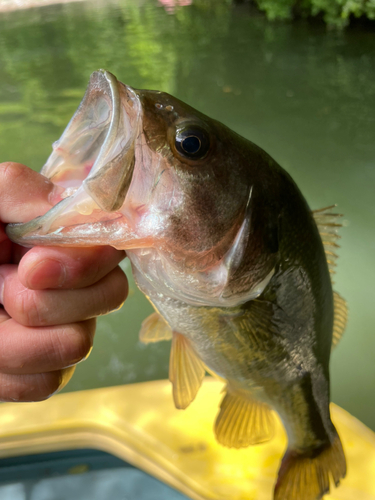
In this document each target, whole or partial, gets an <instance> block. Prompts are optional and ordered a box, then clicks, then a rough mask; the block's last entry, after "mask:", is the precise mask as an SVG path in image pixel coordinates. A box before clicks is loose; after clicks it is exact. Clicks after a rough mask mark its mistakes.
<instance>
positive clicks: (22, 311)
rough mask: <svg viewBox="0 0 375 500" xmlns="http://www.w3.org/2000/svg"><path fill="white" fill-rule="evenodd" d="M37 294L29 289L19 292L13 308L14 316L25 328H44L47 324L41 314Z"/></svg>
mask: <svg viewBox="0 0 375 500" xmlns="http://www.w3.org/2000/svg"><path fill="white" fill-rule="evenodd" d="M37 295H38V294H37V293H36V292H35V291H30V290H27V289H24V290H21V291H19V292H18V293H17V294H16V295H15V297H14V302H13V306H12V313H13V314H12V316H14V317H15V318H16V319H17V321H18V322H19V323H21V324H22V325H25V326H43V324H44V323H45V322H44V321H43V317H42V315H41V313H40V306H41V303H40V301H39V300H37Z"/></svg>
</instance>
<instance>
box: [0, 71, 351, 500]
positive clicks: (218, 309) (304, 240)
mask: <svg viewBox="0 0 375 500" xmlns="http://www.w3.org/2000/svg"><path fill="white" fill-rule="evenodd" d="M41 172H42V174H43V175H45V176H46V177H47V178H48V179H50V181H51V182H52V183H54V184H55V185H56V186H58V187H59V192H60V193H61V194H60V196H59V200H58V203H56V205H55V206H54V207H53V208H51V209H50V210H49V211H48V212H47V213H45V214H42V215H41V216H40V217H37V218H35V219H33V220H31V221H29V222H27V223H16V222H15V223H14V224H9V225H8V226H7V229H6V230H7V234H8V236H9V237H10V238H11V239H12V240H13V241H14V242H17V243H19V244H22V245H24V246H34V245H49V246H51V245H55V246H73V247H75V246H78V247H80V246H93V245H112V246H113V247H115V248H117V249H124V250H126V253H127V256H128V258H129V260H130V262H131V265H132V270H133V275H134V279H135V281H136V283H137V285H138V287H139V288H140V290H141V291H142V292H143V293H144V294H145V295H146V297H147V298H148V300H149V301H150V302H151V304H152V306H153V307H154V310H155V312H154V313H153V314H152V315H151V316H149V317H148V318H147V319H146V320H145V321H144V322H143V323H142V326H141V330H140V340H141V341H142V342H144V343H150V342H158V341H163V340H171V353H170V362H169V379H170V381H171V383H172V393H173V400H174V403H175V406H176V408H178V409H185V408H187V407H188V406H189V405H190V403H191V402H192V401H193V400H194V399H195V397H196V394H197V392H198V391H199V388H200V386H201V384H202V381H203V378H204V376H205V374H206V372H208V373H211V374H213V375H215V376H217V377H219V378H220V379H222V380H223V381H225V384H226V385H225V394H224V396H223V399H222V401H221V404H220V408H219V412H218V416H217V419H216V422H215V424H214V432H215V435H216V438H217V441H218V442H219V443H220V444H222V445H223V446H226V447H231V448H243V447H247V446H250V445H257V444H261V443H265V442H267V441H268V440H270V439H271V438H272V436H273V434H274V427H275V413H274V412H276V413H277V414H278V415H279V417H280V418H281V421H282V423H283V425H284V427H285V430H286V433H287V436H288V446H287V449H286V451H285V455H284V457H283V458H282V460H281V465H280V468H279V472H278V477H277V479H276V482H275V487H274V499H275V500H316V499H320V498H322V496H323V495H325V494H326V493H328V492H329V491H330V481H331V482H332V481H333V483H334V484H335V485H336V486H338V485H339V483H340V481H341V479H342V478H344V477H345V475H346V460H345V455H344V451H343V447H342V444H341V441H340V438H339V435H338V433H337V431H336V429H335V427H334V425H333V423H332V421H331V418H330V410H329V403H330V375H329V359H330V354H331V351H332V348H333V346H334V345H335V344H337V342H338V341H339V339H340V338H341V336H342V334H343V331H344V329H345V326H346V322H347V305H346V302H345V300H344V299H343V298H342V297H341V296H340V295H339V294H338V293H337V292H334V291H333V289H332V279H331V277H332V273H333V271H334V268H335V265H336V258H337V253H336V248H337V246H338V244H337V240H338V238H339V235H338V230H339V228H340V225H341V224H340V222H339V221H340V218H339V217H340V214H337V213H335V209H334V206H330V207H325V208H323V209H320V210H315V211H312V210H311V209H310V207H309V205H308V204H307V202H306V200H305V198H304V197H303V195H302V194H301V191H300V190H299V188H298V187H297V185H296V183H295V182H294V181H293V179H292V178H291V176H290V175H289V174H288V173H287V172H286V171H285V170H283V169H282V167H281V166H279V165H278V163H277V162H276V161H275V160H273V159H272V158H271V156H269V155H268V154H267V153H266V152H265V151H263V150H262V149H261V148H260V147H258V146H257V145H255V144H254V143H252V142H250V141H249V140H247V139H245V138H243V137H241V136H240V135H238V134H237V133H235V132H233V131H232V130H230V129H229V128H228V127H226V126H225V125H223V124H221V123H219V122H218V121H216V120H213V119H211V118H209V117H207V116H205V115H204V114H202V113H200V112H199V111H197V110H195V109H193V108H192V107H190V106H188V105H187V104H185V103H183V102H182V101H180V100H178V99H176V98H175V97H173V96H171V95H169V94H167V93H164V92H160V91H152V90H138V89H134V88H132V87H130V86H127V85H125V84H123V83H121V82H119V81H118V80H117V79H116V77H115V76H114V75H112V74H111V73H110V72H108V71H105V70H99V71H96V72H94V73H93V74H92V75H91V78H90V81H89V85H88V87H87V90H86V93H85V95H84V97H83V100H82V102H81V104H80V105H79V107H78V109H77V111H76V112H75V114H74V115H73V117H72V119H71V120H70V122H69V124H68V126H67V128H66V129H65V131H64V133H63V135H62V136H61V138H60V139H59V140H58V141H57V142H56V143H54V145H53V151H52V153H51V155H50V157H49V158H48V160H47V162H46V164H45V165H44V167H43V168H42V171H41Z"/></svg>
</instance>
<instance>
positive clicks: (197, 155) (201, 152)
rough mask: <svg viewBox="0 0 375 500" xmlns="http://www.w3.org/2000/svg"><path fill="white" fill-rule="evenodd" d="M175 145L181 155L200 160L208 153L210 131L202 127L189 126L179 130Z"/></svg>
mask: <svg viewBox="0 0 375 500" xmlns="http://www.w3.org/2000/svg"><path fill="white" fill-rule="evenodd" d="M175 147H176V150H177V152H178V153H180V155H181V156H184V157H185V158H189V159H191V160H199V159H202V158H203V157H205V156H206V154H207V153H208V151H209V149H210V138H209V135H208V133H207V132H206V131H205V130H204V129H202V128H200V127H194V128H190V127H187V128H185V129H180V130H178V131H177V133H176V136H175Z"/></svg>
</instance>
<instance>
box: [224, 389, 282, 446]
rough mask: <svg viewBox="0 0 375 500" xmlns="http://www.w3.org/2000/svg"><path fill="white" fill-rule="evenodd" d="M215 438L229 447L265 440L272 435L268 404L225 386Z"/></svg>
mask: <svg viewBox="0 0 375 500" xmlns="http://www.w3.org/2000/svg"><path fill="white" fill-rule="evenodd" d="M215 434H216V439H217V440H218V442H219V443H220V444H222V445H223V446H227V447H228V448H245V447H246V446H250V445H254V444H260V443H264V442H265V441H269V440H270V439H271V438H272V437H273V435H274V416H273V414H272V411H271V409H270V407H269V406H268V405H267V404H265V403H262V402H261V401H256V400H255V399H253V398H252V397H251V395H250V394H249V395H248V394H247V393H246V394H245V393H238V392H235V391H231V389H230V388H227V392H226V394H225V396H224V399H223V401H222V402H221V405H220V413H219V415H218V417H217V419H216V422H215Z"/></svg>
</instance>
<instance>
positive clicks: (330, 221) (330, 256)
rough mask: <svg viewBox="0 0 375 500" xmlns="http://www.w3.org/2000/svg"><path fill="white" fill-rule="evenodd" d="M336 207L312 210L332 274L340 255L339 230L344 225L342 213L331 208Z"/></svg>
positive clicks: (334, 206)
mask: <svg viewBox="0 0 375 500" xmlns="http://www.w3.org/2000/svg"><path fill="white" fill-rule="evenodd" d="M334 208H336V205H331V206H329V207H325V208H320V209H319V210H313V211H312V214H313V217H314V219H315V222H316V225H317V226H318V230H319V233H320V237H321V238H322V242H323V246H324V251H325V253H326V258H327V263H328V269H329V272H330V273H331V274H333V273H334V272H335V267H336V259H337V257H338V255H337V253H336V249H337V248H339V245H338V244H337V240H338V239H340V236H339V234H338V232H339V229H340V227H342V224H340V222H339V219H340V217H342V214H337V213H334V212H332V211H331V210H332V209H334Z"/></svg>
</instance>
